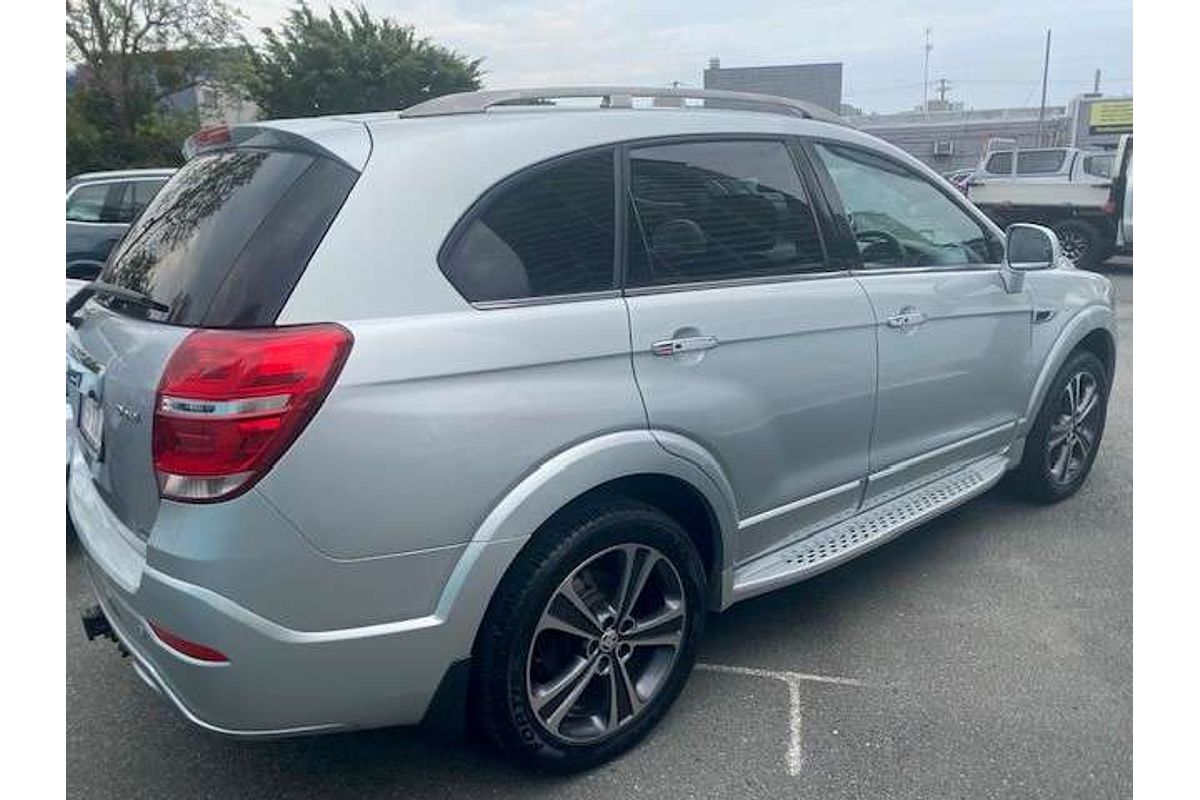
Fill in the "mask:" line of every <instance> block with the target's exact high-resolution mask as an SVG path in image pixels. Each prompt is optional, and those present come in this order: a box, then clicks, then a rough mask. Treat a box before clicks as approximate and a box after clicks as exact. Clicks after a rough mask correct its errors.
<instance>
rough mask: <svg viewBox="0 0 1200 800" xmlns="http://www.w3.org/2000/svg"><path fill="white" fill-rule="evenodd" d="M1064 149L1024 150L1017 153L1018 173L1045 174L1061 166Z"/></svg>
mask: <svg viewBox="0 0 1200 800" xmlns="http://www.w3.org/2000/svg"><path fill="white" fill-rule="evenodd" d="M1066 156H1067V153H1066V151H1065V150H1025V151H1022V152H1020V153H1017V174H1018V175H1047V174H1050V173H1053V172H1058V170H1059V169H1060V168H1061V167H1062V164H1063V159H1065V158H1066Z"/></svg>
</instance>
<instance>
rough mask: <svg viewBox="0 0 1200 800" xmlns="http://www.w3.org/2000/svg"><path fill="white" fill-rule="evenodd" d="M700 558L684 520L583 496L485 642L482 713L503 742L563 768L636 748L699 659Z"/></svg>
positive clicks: (510, 580) (529, 563)
mask: <svg viewBox="0 0 1200 800" xmlns="http://www.w3.org/2000/svg"><path fill="white" fill-rule="evenodd" d="M704 610H705V579H704V569H703V565H702V564H701V562H700V559H699V556H698V555H697V553H696V550H695V547H694V546H693V545H692V542H691V540H690V539H689V538H688V536H687V533H686V532H685V531H684V530H683V529H682V528H681V527H680V526H679V524H678V523H677V522H675V520H674V519H672V518H671V517H669V516H667V515H665V514H663V513H662V512H661V511H659V510H657V509H655V508H653V507H651V506H648V505H644V504H642V503H639V502H635V501H632V500H626V499H623V498H613V499H610V500H608V501H605V502H602V503H587V504H585V505H584V506H581V507H579V508H577V509H574V510H573V511H572V512H570V513H569V514H568V515H567V516H565V517H564V518H563V519H561V520H559V521H557V522H556V523H553V524H552V525H551V526H550V528H548V529H546V530H543V531H542V532H540V533H539V535H538V536H537V537H536V538H535V539H534V540H533V541H532V542H531V543H530V545H529V547H528V548H527V549H526V550H525V551H524V552H523V553H522V555H521V556H520V558H519V560H518V562H517V563H516V564H515V565H514V566H513V568H512V569H511V570H510V571H509V574H508V575H506V576H505V579H504V580H503V581H502V583H501V585H500V587H499V588H498V589H497V593H496V597H495V598H494V600H493V602H492V605H491V606H490V608H489V610H488V614H487V616H486V618H485V620H484V624H483V627H482V629H481V631H480V636H479V640H478V643H477V646H476V671H475V675H474V683H473V689H474V693H475V702H474V712H475V715H476V717H477V720H478V722H479V724H480V726H481V728H482V730H483V732H484V733H485V734H486V735H487V737H488V738H489V739H490V740H491V741H492V743H493V744H495V745H496V746H497V747H499V748H500V750H501V751H502V752H504V753H505V754H507V755H509V756H511V757H515V758H517V759H519V760H521V761H524V762H526V763H531V764H534V765H536V766H539V767H542V768H546V769H551V770H555V771H570V770H577V769H583V768H586V767H589V766H593V765H595V764H598V763H601V762H603V761H606V760H608V759H610V758H613V757H614V756H616V755H618V754H619V753H621V752H623V751H625V750H626V749H628V748H629V747H632V746H633V745H634V744H635V743H636V742H637V741H638V740H639V739H641V738H642V737H643V736H644V735H645V734H646V733H648V732H649V730H650V729H651V728H652V727H654V725H655V724H656V723H657V722H658V720H659V719H660V718H661V717H662V716H663V714H665V713H666V711H667V709H668V708H669V707H670V705H671V703H672V702H674V700H675V698H676V697H677V696H678V694H679V692H680V690H681V689H682V688H683V684H684V683H685V682H686V680H687V677H688V674H689V673H690V672H691V668H692V664H693V661H694V659H695V648H696V642H697V640H698V636H699V633H700V631H701V628H702V627H703V622H704Z"/></svg>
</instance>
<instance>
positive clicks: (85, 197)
mask: <svg viewBox="0 0 1200 800" xmlns="http://www.w3.org/2000/svg"><path fill="white" fill-rule="evenodd" d="M114 187H116V188H118V189H119V188H120V184H115V183H85V184H83V185H82V186H78V187H76V188H75V191H73V192H71V195H70V196H69V197H68V198H67V222H106V221H107V220H106V219H105V204H106V203H107V202H108V195H109V191H110V190H111V189H113V188H114Z"/></svg>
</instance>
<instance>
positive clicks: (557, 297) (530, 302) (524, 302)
mask: <svg viewBox="0 0 1200 800" xmlns="http://www.w3.org/2000/svg"><path fill="white" fill-rule="evenodd" d="M460 296H461V295H460ZM620 296H621V290H620V289H603V290H600V291H596V292H576V293H575V294H549V295H541V296H539V297H514V298H511V299H509V300H479V301H476V302H473V303H470V301H468V302H469V304H470V306H471V307H472V308H474V309H476V310H478V311H492V310H495V309H500V308H526V307H528V306H549V305H559V304H561V303H578V302H582V301H587V300H611V299H613V298H616V297H620Z"/></svg>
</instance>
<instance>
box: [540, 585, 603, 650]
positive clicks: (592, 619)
mask: <svg viewBox="0 0 1200 800" xmlns="http://www.w3.org/2000/svg"><path fill="white" fill-rule="evenodd" d="M558 596H559V597H562V598H563V599H565V600H566V601H567V602H568V603H570V604H571V605H572V606H573V607H574V608H575V610H576V611H578V612H579V613H580V614H582V615H583V618H584V619H585V620H587V622H588V624H589V625H591V626H592V627H593V628H594V629H595V631H596V632H595V634H594V635H595V636H599V635H600V633H601V632H602V631H603V630H604V624H603V623H602V622H601V620H600V617H599V616H598V615H597V614H596V612H595V611H593V610H592V608H591V606H589V605H588V604H587V601H586V600H584V599H583V598H582V597H580V596H579V592H578V591H576V590H575V583H574V575H572V576H570V577H568V578H567V579H566V580H565V581H563V584H562V586H560V587H559V589H558ZM551 602H553V601H551Z"/></svg>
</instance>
